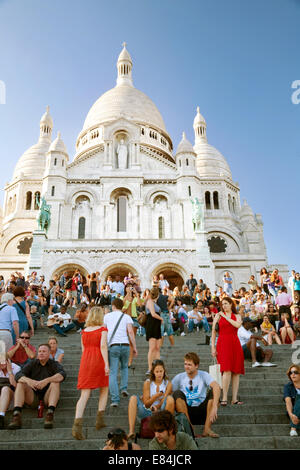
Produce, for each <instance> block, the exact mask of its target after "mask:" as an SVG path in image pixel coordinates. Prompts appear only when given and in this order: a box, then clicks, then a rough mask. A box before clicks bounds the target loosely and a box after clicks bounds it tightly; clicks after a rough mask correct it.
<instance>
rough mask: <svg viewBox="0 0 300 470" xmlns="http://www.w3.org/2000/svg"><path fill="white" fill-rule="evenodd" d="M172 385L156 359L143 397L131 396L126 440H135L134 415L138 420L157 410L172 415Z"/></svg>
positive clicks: (162, 366)
mask: <svg viewBox="0 0 300 470" xmlns="http://www.w3.org/2000/svg"><path fill="white" fill-rule="evenodd" d="M171 393H172V383H171V382H170V381H169V379H168V377H167V374H166V369H165V365H164V363H163V361H161V360H160V359H156V360H155V361H153V363H152V367H151V370H150V377H149V379H147V380H146V381H145V382H144V387H143V396H142V397H141V398H140V397H139V396H138V395H132V396H131V397H130V400H129V405H128V421H129V433H128V440H130V439H135V432H134V429H135V422H136V415H138V418H139V419H143V418H147V417H148V416H152V414H153V413H154V412H156V411H159V410H164V409H166V410H169V411H170V412H171V413H174V399H173V397H172V396H171Z"/></svg>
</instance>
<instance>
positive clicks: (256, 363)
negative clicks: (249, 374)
mask: <svg viewBox="0 0 300 470" xmlns="http://www.w3.org/2000/svg"><path fill="white" fill-rule="evenodd" d="M260 366H261V363H260V362H253V363H252V367H260Z"/></svg>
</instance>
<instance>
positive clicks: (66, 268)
mask: <svg viewBox="0 0 300 470" xmlns="http://www.w3.org/2000/svg"><path fill="white" fill-rule="evenodd" d="M76 269H79V271H80V273H81V274H82V276H84V277H85V278H86V277H87V275H88V274H89V273H88V271H87V270H86V269H85V268H83V267H82V266H80V265H79V264H76V263H70V264H64V265H62V266H60V267H59V268H58V269H56V270H55V271H53V273H52V277H51V279H53V276H54V275H55V274H56V275H57V276H58V278H60V276H61V275H62V274H63V273H64V272H67V273H68V277H72V276H73V274H74V272H75V271H76Z"/></svg>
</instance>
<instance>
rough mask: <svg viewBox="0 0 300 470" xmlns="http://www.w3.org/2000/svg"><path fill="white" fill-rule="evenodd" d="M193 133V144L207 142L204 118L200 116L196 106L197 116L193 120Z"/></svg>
mask: <svg viewBox="0 0 300 470" xmlns="http://www.w3.org/2000/svg"><path fill="white" fill-rule="evenodd" d="M193 127H194V131H195V143H197V142H203V141H205V142H207V138H206V121H205V119H204V117H203V116H202V115H201V114H200V108H199V106H197V114H196V116H195V119H194V126H193Z"/></svg>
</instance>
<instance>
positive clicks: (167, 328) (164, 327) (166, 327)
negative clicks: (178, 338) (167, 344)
mask: <svg viewBox="0 0 300 470" xmlns="http://www.w3.org/2000/svg"><path fill="white" fill-rule="evenodd" d="M161 316H162V318H163V322H162V324H161V335H162V336H164V333H167V336H172V335H173V334H174V331H173V327H172V323H171V320H170V314H169V312H161Z"/></svg>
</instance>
